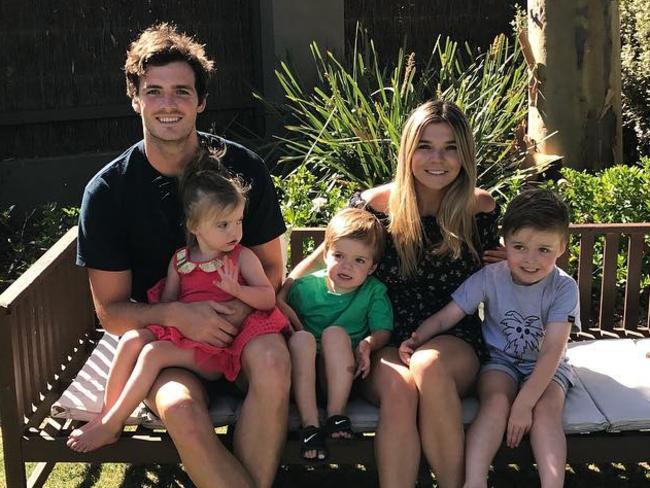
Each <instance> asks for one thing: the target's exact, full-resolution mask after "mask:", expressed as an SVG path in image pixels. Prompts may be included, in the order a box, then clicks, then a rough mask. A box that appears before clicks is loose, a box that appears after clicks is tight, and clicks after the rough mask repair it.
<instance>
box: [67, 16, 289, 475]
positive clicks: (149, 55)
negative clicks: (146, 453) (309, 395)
mask: <svg viewBox="0 0 650 488" xmlns="http://www.w3.org/2000/svg"><path fill="white" fill-rule="evenodd" d="M124 69H125V72H126V84H127V94H128V95H129V96H130V98H131V103H132V106H133V109H134V110H135V111H136V112H137V113H138V114H139V115H140V117H141V119H142V126H143V132H144V139H143V140H142V141H140V142H139V143H138V144H136V145H134V146H133V147H131V148H129V149H128V150H127V151H126V152H124V153H123V154H122V155H121V156H119V157H118V158H117V159H115V160H114V161H112V162H111V163H109V164H108V165H107V166H106V167H104V168H103V169H102V170H101V171H100V172H99V173H98V174H97V175H95V177H94V178H93V179H92V180H91V181H90V182H89V183H88V185H87V187H86V190H85V192H84V197H83V201H82V205H81V214H80V218H79V245H78V251H77V264H79V265H80V266H85V267H87V268H88V276H89V279H90V287H91V292H92V296H93V300H94V303H95V309H96V311H97V315H98V317H99V319H100V321H101V323H102V325H103V326H104V328H105V329H106V330H107V331H109V332H111V333H113V334H118V335H121V334H123V333H124V332H126V331H127V330H130V329H135V328H142V327H146V326H147V325H148V324H154V323H155V324H163V325H173V326H175V327H177V328H178V329H179V330H180V331H181V332H182V333H183V335H185V336H186V337H188V338H190V339H193V340H195V341H200V342H205V343H208V344H212V345H215V346H218V347H220V346H225V345H227V344H229V343H230V342H231V341H232V338H233V336H234V335H236V334H237V326H238V325H239V324H240V323H241V321H242V320H243V318H244V317H245V316H246V315H247V314H248V312H249V311H250V309H249V308H247V307H246V306H245V305H244V304H242V303H241V302H237V301H232V302H228V303H225V304H224V303H215V302H201V303H191V304H184V303H179V302H173V303H163V304H157V305H149V304H146V290H147V289H148V288H149V287H151V286H152V285H153V284H154V283H155V282H157V281H158V280H159V279H160V278H162V277H163V276H165V274H166V268H167V264H168V262H169V259H170V257H171V256H172V253H173V252H174V250H175V249H177V248H178V247H180V246H182V245H184V234H185V233H184V228H183V215H182V209H181V205H180V201H179V198H178V195H177V190H178V185H177V177H178V175H180V174H181V173H182V171H183V168H184V166H185V165H186V164H187V163H188V162H189V161H190V160H191V158H192V157H193V156H194V154H195V153H196V150H197V148H198V147H199V145H200V144H203V145H207V146H212V147H216V148H219V149H221V150H223V151H225V152H224V153H223V154H224V155H223V163H224V165H225V166H227V167H229V168H230V169H231V170H232V171H233V172H235V173H238V174H240V175H241V177H242V178H243V179H244V180H245V181H246V182H248V183H250V184H251V192H250V194H249V204H248V207H247V211H246V215H245V218H244V225H243V228H244V236H243V239H242V244H244V245H246V246H248V247H250V248H251V249H252V250H253V252H255V254H256V255H257V256H258V257H259V259H260V261H261V262H262V264H263V266H264V270H265V272H266V274H267V275H268V276H269V278H270V280H271V282H272V283H273V284H274V285H275V286H276V288H277V286H279V284H280V282H281V279H282V272H283V269H282V258H281V252H280V242H279V236H280V235H281V234H282V233H283V232H284V230H285V227H284V222H283V220H282V216H281V214H280V210H279V206H278V202H277V197H276V194H275V189H274V188H273V185H272V183H271V180H270V176H269V174H268V171H267V169H266V167H265V166H264V163H263V162H262V160H261V159H260V158H259V157H258V156H257V155H255V154H254V153H252V152H251V151H249V150H247V149H245V148H244V147H242V146H239V145H237V144H234V143H232V142H230V141H226V140H224V139H221V138H218V137H215V136H211V135H208V134H202V133H198V132H197V130H196V117H197V114H199V113H201V112H203V110H204V109H205V106H206V96H207V82H208V79H209V75H210V73H211V72H212V69H213V63H212V61H210V60H209V59H208V58H207V57H206V55H205V51H204V49H203V46H202V45H200V44H198V43H197V42H196V41H194V40H193V39H192V38H190V37H188V36H187V35H185V34H183V33H179V32H178V31H177V30H176V28H175V27H173V26H170V25H167V24H160V25H157V26H154V27H151V28H149V29H147V30H145V31H144V32H143V33H142V34H141V35H140V37H139V38H138V39H136V40H135V41H134V42H133V43H132V44H131V46H130V48H129V51H128V52H127V59H126V63H125V67H124ZM242 376H243V378H242V379H243V380H244V382H246V383H247V384H248V391H247V394H246V398H245V400H244V404H243V406H242V409H241V415H240V417H239V421H238V423H237V428H236V430H235V436H234V456H233V455H232V454H231V453H230V452H229V451H228V450H226V449H225V448H224V447H223V446H222V445H221V444H220V443H219V441H218V440H217V438H216V436H215V435H214V430H213V426H212V422H211V420H210V417H209V415H208V408H207V407H208V400H207V398H208V396H207V394H206V388H205V385H204V384H203V383H202V381H201V380H200V379H199V378H198V377H196V376H195V375H194V374H192V373H190V372H188V371H186V370H181V369H169V370H165V371H164V372H163V373H162V374H161V375H160V376H159V378H158V380H157V381H156V383H155V384H154V386H153V387H152V389H151V392H150V393H149V398H148V403H149V405H150V406H151V408H152V409H153V410H154V411H155V412H156V413H157V414H158V415H159V416H160V418H161V419H162V421H163V422H164V423H165V426H166V427H167V430H168V432H169V434H170V436H171V437H172V439H173V440H174V444H175V445H176V448H177V449H178V452H179V454H180V457H181V460H182V462H183V464H184V467H185V469H186V470H187V472H188V474H189V475H190V477H191V478H192V480H193V481H194V483H195V484H196V485H197V486H200V487H206V486H211V487H213V486H219V487H222V486H223V487H234V486H236V487H240V486H257V487H270V486H271V484H272V481H273V477H274V475H275V472H276V469H277V465H278V463H279V458H280V451H281V448H282V444H283V441H284V436H285V432H286V422H287V409H288V396H289V385H290V360H289V355H288V351H287V349H286V345H285V343H284V340H283V339H282V337H280V336H279V335H277V334H275V335H274V334H271V335H264V336H259V337H257V338H255V339H254V340H253V341H251V342H250V343H249V344H248V345H247V346H246V348H245V349H244V352H243V354H242Z"/></svg>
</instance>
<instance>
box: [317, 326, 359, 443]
mask: <svg viewBox="0 0 650 488" xmlns="http://www.w3.org/2000/svg"><path fill="white" fill-rule="evenodd" d="M321 350H322V356H323V363H324V366H325V368H324V369H325V381H326V385H327V416H328V417H331V416H332V415H344V414H345V409H346V407H347V404H348V398H349V397H350V389H351V388H352V382H353V381H354V369H355V368H354V366H355V360H354V353H353V351H352V342H351V340H350V336H349V335H348V333H347V331H346V330H345V329H344V328H343V327H338V326H330V327H328V328H327V329H325V330H324V331H323V335H322V336H321ZM332 437H334V438H339V437H343V438H346V439H347V438H350V437H351V434H350V433H349V432H343V431H342V432H333V433H332Z"/></svg>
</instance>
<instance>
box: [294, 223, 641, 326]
mask: <svg viewBox="0 0 650 488" xmlns="http://www.w3.org/2000/svg"><path fill="white" fill-rule="evenodd" d="M324 234H325V230H324V229H322V228H306V227H301V228H296V229H294V230H293V231H292V232H291V238H290V246H289V247H290V254H291V256H290V258H291V259H290V266H294V265H295V264H296V263H299V262H300V261H301V260H302V259H303V258H304V256H305V253H306V251H307V249H308V248H309V247H312V248H313V246H317V245H318V244H320V243H321V242H322V241H323V237H324ZM571 236H572V242H573V243H574V244H577V245H574V246H569V247H567V252H566V253H564V254H563V255H562V256H561V257H560V259H559V261H558V264H559V265H560V267H562V268H563V269H565V270H567V269H570V268H575V269H576V272H575V274H576V278H577V281H578V287H579V289H580V319H581V322H582V329H583V332H585V333H590V334H592V335H593V336H594V337H601V336H608V337H622V336H632V337H647V336H648V335H649V329H648V325H649V323H648V316H649V314H648V293H647V290H646V291H645V292H644V293H643V294H642V293H641V283H642V281H641V280H642V278H643V269H642V268H643V260H644V257H645V256H646V254H647V248H648V247H647V243H646V241H647V239H648V237H649V236H650V223H643V224H577V225H572V226H571ZM571 249H577V250H578V253H577V255H571ZM601 249H602V251H601ZM600 252H602V260H598V259H597V262H596V264H595V265H594V256H596V257H598V255H599V254H600ZM623 259H624V260H625V262H626V263H627V267H626V269H625V271H624V273H623V274H624V276H623V277H621V276H620V273H618V268H619V266H618V263H619V261H620V260H623ZM576 260H577V265H576V264H575V261H576ZM570 263H571V266H570ZM645 273H646V274H645V277H646V279H647V273H648V270H647V269H646V270H645ZM598 291H599V292H598Z"/></svg>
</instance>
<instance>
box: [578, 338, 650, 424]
mask: <svg viewBox="0 0 650 488" xmlns="http://www.w3.org/2000/svg"><path fill="white" fill-rule="evenodd" d="M648 350H650V340H648V339H644V340H640V341H636V342H635V341H634V340H632V339H599V340H595V341H585V342H577V343H573V344H570V345H569V350H568V353H567V356H568V357H569V361H570V362H571V364H572V365H573V368H574V369H575V371H576V373H577V375H578V378H580V380H581V381H582V383H583V384H584V385H585V388H586V389H587V391H588V392H589V395H591V398H592V399H593V400H594V403H595V404H596V406H597V407H598V409H599V410H600V411H601V412H602V413H603V415H605V417H606V418H607V421H608V423H609V426H608V428H607V430H609V431H624V430H639V429H648V428H650V359H649V358H647V357H646V356H645V353H646V352H647V351H648Z"/></svg>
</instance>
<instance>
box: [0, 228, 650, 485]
mask: <svg viewBox="0 0 650 488" xmlns="http://www.w3.org/2000/svg"><path fill="white" fill-rule="evenodd" d="M571 232H572V234H573V235H574V236H576V237H577V238H579V239H580V253H579V266H578V282H579V286H580V293H581V318H582V324H583V333H581V334H579V335H576V336H575V337H573V339H574V340H584V339H607V338H612V337H616V338H619V339H617V340H616V341H615V343H605V342H602V343H601V342H598V343H597V344H603V345H607V344H618V345H626V347H627V346H628V345H629V344H635V343H632V342H631V341H629V339H630V338H632V339H642V338H648V337H650V333H649V329H648V324H647V319H646V321H645V322H643V323H641V322H640V319H641V316H647V307H648V305H647V301H648V300H647V296H644V297H643V300H641V293H640V289H641V288H640V283H641V275H642V263H643V257H644V255H645V253H646V251H647V245H646V243H645V241H646V239H647V238H648V236H649V235H650V224H621V225H618V224H604V225H600V224H589V225H575V226H572V229H571ZM322 236H323V230H322V229H296V230H294V231H293V232H292V234H291V239H290V253H291V257H292V262H298V261H299V260H300V259H301V258H302V256H303V253H304V252H305V247H304V244H305V243H306V242H308V241H310V240H311V241H313V242H315V243H318V242H320V241H321V240H322ZM599 236H602V237H603V238H604V251H603V256H604V259H603V263H602V278H601V279H600V280H599V281H598V282H596V281H595V280H594V279H593V276H594V268H593V264H592V258H593V255H594V243H595V242H596V241H597V238H599ZM625 239H626V240H627V243H628V245H627V263H628V264H627V272H626V277H625V282H624V284H623V285H621V284H619V282H618V281H617V280H618V279H619V278H620V277H617V276H616V266H617V265H616V263H617V256H618V254H619V241H621V240H625ZM75 253H76V229H72V230H70V231H69V232H68V233H67V234H66V235H65V236H64V237H62V238H61V239H60V240H59V242H58V243H57V244H56V245H54V246H53V247H52V248H51V249H50V250H48V251H47V253H46V254H45V255H44V256H43V257H41V258H40V259H39V260H38V261H37V262H36V263H35V264H34V265H33V266H32V267H31V268H30V269H29V270H28V271H27V272H26V273H25V274H24V275H23V276H21V277H20V278H19V279H18V280H17V281H16V282H15V283H14V284H13V285H12V286H11V287H9V288H8V289H7V290H6V291H5V292H4V293H3V294H2V295H0V416H1V422H2V440H3V443H4V463H5V473H6V478H7V479H6V481H7V486H8V488H19V487H24V486H41V485H42V484H43V483H44V482H45V480H46V479H47V476H48V475H49V473H50V471H51V469H52V468H53V466H54V464H55V463H57V462H90V463H102V462H124V463H178V462H179V457H178V454H177V452H176V450H175V448H174V445H173V443H172V442H171V440H170V438H169V436H168V435H167V434H166V433H165V431H164V429H157V430H150V429H147V428H144V427H143V426H138V427H135V428H131V429H126V430H125V432H124V434H123V435H122V437H121V439H120V440H119V441H118V442H117V443H115V444H113V445H110V446H106V447H104V448H102V449H100V450H98V451H96V452H91V453H83V454H82V453H75V452H73V451H71V450H70V449H68V448H67V447H66V445H65V441H66V437H67V434H68V433H69V431H70V429H71V428H72V427H73V426H74V425H76V423H75V422H74V421H72V420H64V419H57V418H54V417H52V416H51V408H52V405H53V404H54V402H55V401H56V400H57V399H58V398H59V396H61V394H62V393H63V392H64V390H65V389H66V388H67V386H68V385H69V384H70V382H71V381H72V379H73V378H74V377H75V375H76V374H77V372H78V371H79V370H80V368H81V367H82V366H83V365H84V363H85V361H86V359H87V358H88V356H89V355H90V353H91V351H92V350H93V348H94V347H95V345H96V344H97V342H98V340H99V338H100V337H101V336H102V331H100V330H98V326H97V320H96V317H95V314H94V311H93V306H92V300H91V297H90V293H89V288H88V279H87V273H86V270H84V269H82V268H78V267H77V266H75V264H74V261H75ZM567 262H568V256H564V257H563V258H562V259H561V264H562V265H563V266H566V263H567ZM598 288H599V289H600V292H599V294H595V293H594V290H596V289H598ZM622 290H624V294H622ZM621 300H622V316H621V320H617V310H620V309H621V307H620V306H619V305H621V304H619V301H621ZM617 307H618V308H617ZM625 338H627V340H628V342H624V341H626V339H625ZM585 344H587V343H585ZM608 347H609V346H608ZM606 349H607V348H606ZM603 359H606V358H603ZM648 363H649V364H650V359H648ZM643 367H645V366H643ZM648 378H649V380H648V381H649V382H650V375H649V376H648ZM619 383H620V382H619ZM617 384H618V383H617ZM619 386H620V385H619ZM644 391H645V390H644ZM648 398H649V399H650V390H649V394H648ZM649 414H650V410H649ZM612 425H614V424H612ZM610 427H611V426H610ZM610 430H611V429H610ZM231 431H232V429H230V428H224V429H221V430H220V432H221V433H219V434H218V435H220V436H221V437H222V440H223V441H224V442H226V444H229V442H230V438H231ZM372 439H373V437H372V435H363V436H359V437H358V438H357V439H355V440H354V441H351V442H350V441H347V442H346V441H337V442H334V443H333V444H332V446H331V458H330V459H331V461H330V462H332V463H333V464H366V465H370V466H372V465H374V459H373V452H372ZM649 459H650V431H648V430H643V429H633V430H627V431H624V432H606V431H598V432H588V433H576V434H570V435H568V462H570V463H585V462H604V461H620V462H635V461H646V460H649ZM27 462H35V463H38V464H37V467H36V468H35V469H34V471H33V472H32V475H31V476H30V478H29V480H28V479H27V477H26V473H25V463H27ZM495 462H496V464H499V465H501V464H504V463H530V462H532V457H531V453H530V447H529V445H528V444H527V443H526V442H524V443H522V445H521V446H520V447H519V448H517V449H506V448H502V449H501V450H500V451H499V454H498V455H497V459H496V460H495ZM283 463H285V464H301V463H302V460H301V458H300V456H299V446H298V443H297V441H296V440H295V438H294V437H293V436H292V435H290V436H289V440H288V442H287V445H286V448H285V451H284V455H283Z"/></svg>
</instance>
